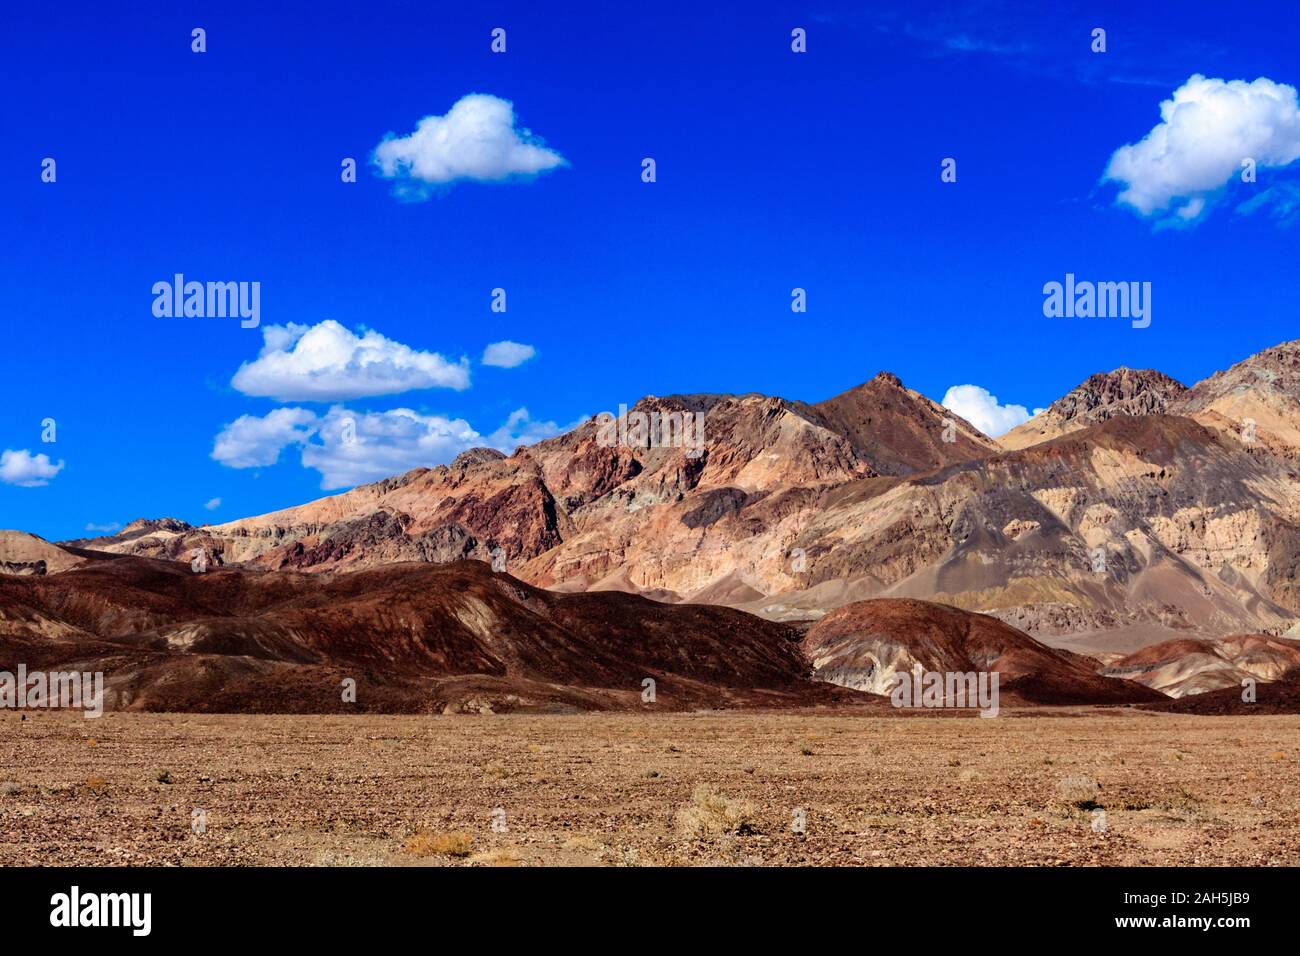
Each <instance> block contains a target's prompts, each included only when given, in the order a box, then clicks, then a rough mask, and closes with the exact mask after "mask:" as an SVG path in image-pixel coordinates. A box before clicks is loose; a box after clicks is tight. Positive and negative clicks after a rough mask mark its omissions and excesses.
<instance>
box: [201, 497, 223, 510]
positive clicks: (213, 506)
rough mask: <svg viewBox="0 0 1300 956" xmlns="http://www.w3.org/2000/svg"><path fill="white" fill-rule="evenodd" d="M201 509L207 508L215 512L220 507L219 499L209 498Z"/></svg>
mask: <svg viewBox="0 0 1300 956" xmlns="http://www.w3.org/2000/svg"><path fill="white" fill-rule="evenodd" d="M203 507H205V508H207V509H208V510H209V511H216V510H217V509H218V508H220V507H221V499H220V498H209V499H208V501H207V503H206V504H204V505H203Z"/></svg>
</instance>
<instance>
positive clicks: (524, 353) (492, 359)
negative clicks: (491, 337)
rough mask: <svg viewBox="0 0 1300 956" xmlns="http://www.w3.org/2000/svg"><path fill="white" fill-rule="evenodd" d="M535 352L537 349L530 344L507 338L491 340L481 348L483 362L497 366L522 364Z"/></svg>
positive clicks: (506, 366)
mask: <svg viewBox="0 0 1300 956" xmlns="http://www.w3.org/2000/svg"><path fill="white" fill-rule="evenodd" d="M536 354H537V349H535V348H533V347H532V346H531V345H523V344H521V343H519V342H511V341H509V340H508V339H507V340H506V341H504V342H493V343H492V344H491V345H489V346H488V347H487V348H485V349H484V350H483V364H484V365H494V366H496V367H497V368H514V367H515V366H517V365H523V364H524V363H525V362H527V361H528V360H529V359H530V358H532V357H533V356H534V355H536Z"/></svg>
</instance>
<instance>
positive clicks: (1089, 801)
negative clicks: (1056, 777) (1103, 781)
mask: <svg viewBox="0 0 1300 956" xmlns="http://www.w3.org/2000/svg"><path fill="white" fill-rule="evenodd" d="M1100 795H1101V785H1100V784H1098V783H1097V781H1096V780H1093V779H1092V778H1091V777H1065V778H1063V779H1061V780H1060V781H1059V782H1058V783H1057V784H1056V799H1057V801H1058V802H1060V803H1061V804H1063V805H1065V806H1067V807H1073V808H1076V809H1079V810H1095V809H1096V808H1097V807H1099V806H1101V804H1099V803H1098V802H1097V797H1099V796H1100Z"/></svg>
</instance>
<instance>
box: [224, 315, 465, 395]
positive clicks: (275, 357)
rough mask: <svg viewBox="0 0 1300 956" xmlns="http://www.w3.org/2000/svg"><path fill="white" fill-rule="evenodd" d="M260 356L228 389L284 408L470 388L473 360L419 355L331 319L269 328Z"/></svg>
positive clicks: (241, 370)
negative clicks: (419, 390)
mask: <svg viewBox="0 0 1300 956" xmlns="http://www.w3.org/2000/svg"><path fill="white" fill-rule="evenodd" d="M262 340H263V345H262V351H261V353H260V354H259V355H258V356H257V358H256V359H255V360H253V361H252V362H245V363H244V364H243V365H241V366H240V367H239V371H237V372H236V373H235V377H234V378H233V379H231V382H230V384H231V385H233V386H234V387H235V388H236V389H238V390H239V391H241V392H243V393H244V394H245V395H253V396H257V397H259V398H274V399H278V400H279V401H283V402H338V401H346V400H348V399H352V398H365V397H370V396H375V395H394V394H397V393H398V392H406V391H410V390H411V389H417V388H435V387H441V388H453V389H457V390H459V389H464V388H468V387H469V360H468V359H466V358H463V357H462V358H461V359H460V361H459V362H449V361H448V360H447V359H445V358H443V357H442V356H441V355H439V354H438V353H437V352H417V351H416V350H415V349H412V348H411V347H410V346H408V345H403V344H401V343H400V342H394V341H393V340H392V339H389V338H385V337H384V336H383V335H381V334H380V333H378V332H375V331H374V330H367V331H363V332H362V334H361V335H356V334H354V333H353V332H350V331H349V330H348V329H346V328H344V327H343V326H342V325H340V324H339V323H338V322H335V321H334V320H333V319H327V320H326V321H324V322H321V323H319V324H318V325H314V326H306V325H296V324H292V323H291V324H289V325H284V326H281V325H270V326H264V327H263V329H262Z"/></svg>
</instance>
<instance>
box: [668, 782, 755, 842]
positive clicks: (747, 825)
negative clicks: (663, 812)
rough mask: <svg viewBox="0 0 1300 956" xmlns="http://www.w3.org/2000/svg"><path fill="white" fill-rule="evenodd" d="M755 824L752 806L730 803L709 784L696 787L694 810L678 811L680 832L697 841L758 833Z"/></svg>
mask: <svg viewBox="0 0 1300 956" xmlns="http://www.w3.org/2000/svg"><path fill="white" fill-rule="evenodd" d="M754 823H755V816H754V808H753V807H752V806H751V805H750V804H748V803H743V802H741V801H739V800H732V799H729V798H728V797H725V796H723V795H722V793H721V792H719V790H718V788H717V787H714V786H710V785H709V784H700V785H699V786H698V787H696V788H695V792H694V793H693V794H692V795H691V803H690V806H687V807H683V808H682V809H681V810H678V811H677V826H678V829H680V830H681V831H682V833H684V834H685V835H686V836H687V837H690V838H692V839H696V840H709V839H713V838H715V837H719V836H724V835H726V834H734V835H736V836H745V835H747V834H751V833H757V832H758V830H757V828H756V827H755V825H754Z"/></svg>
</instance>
